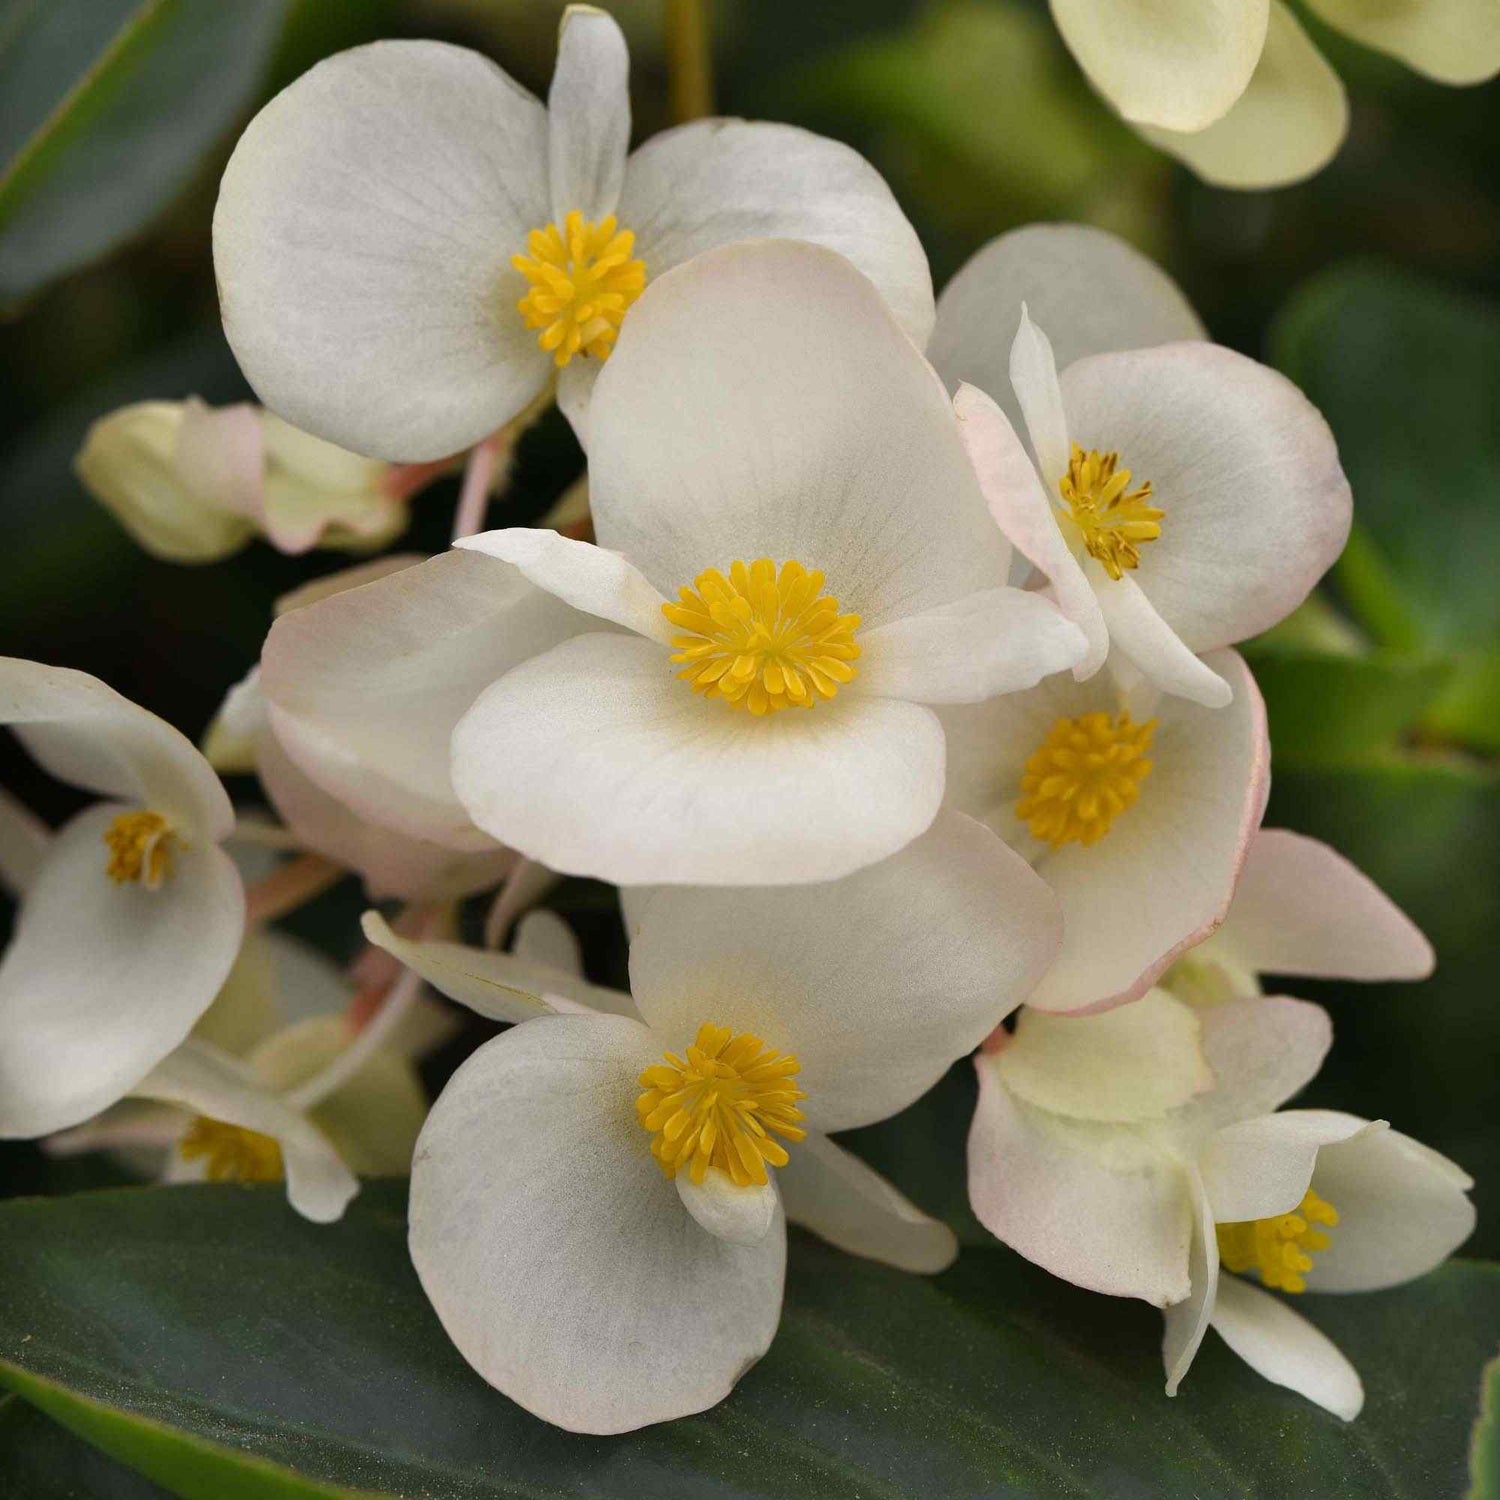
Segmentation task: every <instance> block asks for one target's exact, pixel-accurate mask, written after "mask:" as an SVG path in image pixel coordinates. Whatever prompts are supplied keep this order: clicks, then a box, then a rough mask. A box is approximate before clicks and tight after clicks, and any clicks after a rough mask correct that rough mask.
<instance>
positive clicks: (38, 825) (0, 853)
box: [0, 786, 52, 896]
mask: <svg viewBox="0 0 1500 1500" xmlns="http://www.w3.org/2000/svg"><path fill="white" fill-rule="evenodd" d="M51 847H52V830H51V829H50V828H48V827H47V825H46V824H45V823H44V822H42V820H41V819H40V818H39V817H37V815H36V814H35V813H34V812H32V810H31V809H30V808H29V807H27V806H26V804H25V803H24V802H22V801H21V800H20V798H18V797H15V796H12V794H11V793H10V792H8V791H6V790H5V788H4V787H3V786H0V891H4V892H5V893H6V894H8V895H11V896H24V895H25V894H26V892H27V891H28V890H30V889H31V883H32V882H33V881H34V880H35V879H36V877H37V876H38V875H39V874H41V871H42V866H43V865H44V864H45V863H46V860H47V851H48V850H49V849H51Z"/></svg>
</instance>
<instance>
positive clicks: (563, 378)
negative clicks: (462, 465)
mask: <svg viewBox="0 0 1500 1500" xmlns="http://www.w3.org/2000/svg"><path fill="white" fill-rule="evenodd" d="M628 70H629V59H628V56H627V54H626V47H625V41H624V38H623V37H622V35H621V34H620V30H619V27H618V26H617V25H616V24H615V22H614V21H613V20H612V19H611V18H610V17H609V16H607V15H606V14H604V12H602V11H599V10H594V9H592V8H591V7H587V6H570V7H569V9H568V11H567V12H566V14H565V15H564V17H563V23H562V30H561V35H560V37H559V42H558V56H557V67H556V71H555V73H554V75H553V79H552V88H551V92H550V94H549V96H548V101H547V104H546V106H545V107H544V106H543V105H542V104H541V103H539V102H538V101H537V100H536V99H534V98H533V97H532V96H531V95H530V94H528V93H527V92H526V90H524V89H523V88H521V87H520V86H519V85H518V84H516V83H515V82H513V81H512V80H511V79H510V78H509V77H507V76H506V75H505V74H504V73H503V72H501V70H500V69H499V68H497V67H496V66H495V65H494V64H493V63H492V62H490V61H488V60H487V59H486V58H483V57H481V56H479V55H478V54H477V53H474V52H469V51H466V50H464V49H463V48H460V47H452V46H448V45H446V44H444V43H439V42H376V43H374V44H373V45H370V46H367V47H359V48H356V49H354V50H353V51H350V52H343V53H339V54H338V55H337V56H334V57H331V58H328V59H327V60H326V61H324V62H321V63H319V64H318V65H317V66H316V67H315V68H313V69H312V70H311V71H310V72H308V73H306V74H305V75H304V76H303V77H302V78H300V79H298V80H297V81H296V82H295V83H293V84H292V85H291V86H290V87H289V88H287V89H285V90H284V91H283V92H282V93H281V94H279V95H278V96H277V97H276V98H275V99H273V100H272V101H271V103H270V104H268V105H267V106H266V107H265V108H264V109H263V110H262V111H261V112H260V114H259V115H257V116H256V118H255V119H254V120H253V121H252V122H251V123H250V126H249V128H248V129H247V130H246V131H245V134H244V135H243V136H242V137H241V139H240V142H239V145H238V146H237V147H236V148H235V152H234V155H233V157H232V158H231V160H230V162H229V166H228V168H227V169H226V171H225V173H224V180H223V183H222V186H221V188H220V192H219V202H218V207H217V209H216V211H215V214H214V265H215V270H216V272H217V276H218V283H219V296H220V303H221V307H222V311H223V315H224V328H225V332H226V333H227V334H228V337H229V342H230V344H231V345H232V346H233V348H234V352H235V354H236V356H237V357H238V359H239V362H240V365H241V368H242V369H243V370H244V372H245V374H246V376H247V377H248V378H249V381H250V383H251V385H252V386H254V387H255V389H256V391H257V392H258V393H259V395H260V397H261V399H262V400H263V401H265V402H266V404H267V405H268V406H270V407H272V408H274V409H275V410H276V411H278V412H281V413H282V414H283V415H284V416H285V417H286V418H287V419H288V420H290V421H293V422H296V423H297V424H298V426H300V427H304V428H306V429H307V430H308V431H310V432H316V433H318V434H319V435H321V436H323V437H325V438H328V439H330V440H331V441H333V442H336V443H340V444H343V445H344V446H346V447H349V448H353V449H355V450H357V451H358V452H361V453H372V454H379V455H381V456H383V457H387V458H399V459H406V460H413V459H435V458H440V457H443V456H445V455H447V454H450V453H454V452H457V451H459V450H461V449H463V448H467V447H469V446H471V445H472V444H474V443H476V442H478V441H479V440H480V439H481V438H483V437H485V436H487V435H488V434H490V433H491V432H493V431H495V430H496V429H497V428H499V427H501V426H502V425H504V424H505V423H506V422H508V421H509V420H510V419H511V418H512V417H514V416H515V415H516V414H517V413H519V412H520V411H522V410H523V409H524V408H525V407H526V406H527V405H528V404H529V403H530V402H532V401H533V400H534V399H535V398H536V397H537V395H538V393H540V392H541V391H543V390H544V389H546V387H547V386H548V384H549V382H550V381H551V380H552V379H553V378H554V376H555V377H556V380H557V394H558V400H559V403H560V405H561V406H562V408H563V410H564V412H565V413H566V414H567V415H568V417H569V419H570V420H571V421H572V422H573V424H574V426H575V428H577V429H578V430H579V432H580V436H582V435H583V434H584V426H585V420H584V417H585V409H586V405H587V401H588V395H589V389H590V386H591V385H592V383H593V379H594V377H595V375H596V374H597V373H598V369H599V367H600V365H601V364H602V363H603V362H604V361H605V359H606V358H607V357H608V355H609V353H610V350H611V348H612V347H613V345H614V340H615V337H616V335H617V334H618V332H619V329H620V326H621V323H622V320H624V319H626V318H628V317H629V316H630V315H631V311H632V308H633V304H634V303H635V301H636V299H637V298H638V297H639V295H640V292H641V289H642V287H643V286H645V285H649V284H650V283H651V282H652V281H654V280H655V279H656V278H657V277H658V276H660V275H661V274H662V273H663V272H665V271H667V270H669V269H670V268H671V267H673V266H675V265H678V264H679V263H681V262H682V261H685V260H688V259H690V258H691V257H693V256H695V255H697V254H698V253H700V252H701V251H703V250H707V249H709V248H711V247H713V246H716V245H723V244H727V243H732V242H734V241H738V240H746V239H759V238H768V237H783V238H792V239H804V240H811V241H814V242H816V243H819V244H823V245H827V246H829V247H830V248H832V249H834V250H837V251H839V252H840V253H841V254H843V255H846V256H848V258H849V259H850V260H852V261H853V262H854V263H855V264H856V265H857V266H859V268H860V269H861V270H862V271H864V272H865V273H866V274H867V275H868V276H869V277H870V278H871V280H872V281H874V283H875V284H876V286H878V287H879V288H880V291H881V292H882V294H883V295H884V296H885V297H886V299H887V300H888V301H889V303H890V305H891V308H892V310H893V311H894V313H895V314H896V316H897V318H898V319H899V321H900V322H901V324H902V326H903V327H904V328H905V329H906V330H907V331H908V332H909V333H910V334H911V336H912V337H913V338H914V339H916V340H917V341H918V342H919V343H920V342H921V341H923V340H925V338H926V336H927V333H928V330H929V329H930V327H931V323H932V286H931V281H930V279H929V275H928V271H927V261H926V257H925V256H924V255H923V253H922V247H921V245H920V243H919V242H918V240H917V237H916V234H915V232H914V231H913V229H912V227H911V226H910V224H908V223H907V221H906V219H905V218H904V216H903V215H902V213H901V210H900V209H899V208H898V207H897V205H896V202H895V200H894V198H892V196H891V194H890V190H889V189H888V188H887V187H886V185H885V183H884V182H883V181H882V180H881V178H880V176H879V174H878V173H876V172H875V170H874V169H873V168H872V167H871V166H869V164H868V163H866V162H865V161H864V160H863V159H862V158H861V157H860V156H858V155H857V154H856V153H855V152H853V151H851V150H850V149H849V148H848V147H847V146H843V145H840V144H839V143H838V142H836V141H830V140H824V139H823V138H822V137H820V136H816V135H812V134H810V133H808V132H807V131H804V130H799V129H796V128H794V127H792V126H789V125H772V124H756V123H749V122H746V121H743V120H700V121H696V122H694V123H692V124H688V125H683V126H680V127H678V128H677V129H675V130H670V131H666V132H664V133H663V134H661V135H659V136H657V137H655V138H654V139H653V140H651V141H649V142H647V143H646V144H645V145H644V146H642V147H641V148H640V149H639V150H638V151H636V152H635V153H634V154H632V155H630V156H629V157H628V159H627V148H628V144H629V136H630V102H629V96H628V92H627V87H626V84H627V73H628Z"/></svg>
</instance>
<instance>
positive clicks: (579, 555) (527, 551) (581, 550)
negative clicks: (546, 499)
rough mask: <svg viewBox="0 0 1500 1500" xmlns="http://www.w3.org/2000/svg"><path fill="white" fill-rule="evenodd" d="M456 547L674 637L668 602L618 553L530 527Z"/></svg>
mask: <svg viewBox="0 0 1500 1500" xmlns="http://www.w3.org/2000/svg"><path fill="white" fill-rule="evenodd" d="M455 545H456V546H459V547H462V548H464V549H465V551H468V552H482V553H484V554H485V556H486V557H497V558H499V559H500V561H501V562H507V563H511V564H513V565H514V566H515V567H516V569H517V570H518V571H519V572H520V573H521V574H522V575H523V576H524V577H525V578H526V579H527V580H528V581H529V582H531V583H534V584H535V585H536V586H537V587H538V588H539V589H545V590H546V591H547V592H548V593H549V594H552V595H554V596H555V597H556V598H558V599H561V600H562V601H563V602H564V603H566V604H571V605H572V606H573V608H574V609H579V610H583V611H584V612H585V613H586V614H590V615H595V616H597V617H598V618H599V619H601V620H608V621H610V622H611V623H612V624H615V625H623V626H624V627H625V629H626V630H633V631H634V632H635V633H636V634H637V635H643V636H646V637H647V638H648V639H649V640H653V641H660V642H662V643H663V644H664V645H665V644H666V643H668V642H670V641H671V639H672V635H673V630H672V627H671V626H670V625H669V624H668V623H667V621H666V618H665V616H663V614H662V612H661V607H662V605H663V604H665V603H666V602H667V601H666V600H665V599H664V598H663V597H662V596H661V594H659V593H658V592H657V591H656V589H654V588H653V587H652V586H651V585H650V584H649V583H648V582H647V581H646V579H645V578H644V577H642V576H641V574H640V572H639V571H638V570H637V569H636V568H634V567H632V566H631V565H630V564H629V563H628V562H626V561H625V559H624V558H623V557H621V556H620V554H619V553H618V552H611V551H609V550H608V548H605V547H596V546H595V545H594V544H593V543H592V542H578V541H574V540H573V539H572V538H571V537H566V536H562V535H560V534H559V533H558V532H556V531H549V530H547V529H546V528H544V527H543V528H534V527H529V526H515V527H512V528H510V529H509V530H507V531H482V532H480V533H479V534H478V535H477V536H466V537H464V538H463V539H462V540H460V541H458V542H456V543H455Z"/></svg>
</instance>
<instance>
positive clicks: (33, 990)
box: [0, 657, 245, 1136]
mask: <svg viewBox="0 0 1500 1500" xmlns="http://www.w3.org/2000/svg"><path fill="white" fill-rule="evenodd" d="M0 724H6V725H9V726H10V727H11V728H12V729H13V730H14V731H15V733H16V735H17V737H18V738H19V739H20V741H21V743H22V744H23V745H24V746H25V747H26V749H27V750H28V751H29V752H30V753H31V755H32V756H33V757H34V758H35V759H36V761H37V762H38V763H39V764H40V765H41V766H42V768H43V769H44V770H46V771H48V772H49V773H51V774H52V775H54V776H56V777H57V778H58V779H59V780H62V781H67V782H71V783H72V784H73V785H75V786H78V787H82V788H85V789H86V790H88V791H90V792H94V793H97V794H98V795H100V796H101V797H104V798H106V799H107V800H105V801H103V802H100V803H99V804H97V805H96V806H93V807H90V808H87V809H86V810H85V811H83V812H81V813H79V814H78V815H77V816H76V817H75V818H73V819H72V821H71V822H69V823H68V824H67V825H66V826H65V827H64V828H63V829H62V830H61V831H60V832H59V833H58V834H57V836H56V837H55V839H53V840H51V842H50V844H49V845H48V846H47V848H46V850H45V853H44V854H42V855H41V857H40V859H39V861H38V862H37V864H36V868H35V869H34V871H33V873H32V875H31V879H30V884H29V887H28V888H27V890H26V893H25V897H24V899H23V901H22V903H21V909H20V913H19V916H18V918H17V921H16V928H15V935H14V936H13V938H12V939H11V942H10V946H9V947H8V948H7V950H6V952H5V955H4V957H3V958H0V1136H38V1135H45V1134H48V1133H50V1132H51V1131H54V1130H60V1129H63V1128H65V1127H66V1126H69V1125H76V1124H77V1123H78V1122H79V1121H81V1120H85V1119H87V1118H88V1117H89V1116H91V1115H95V1114H97V1113H98V1112H99V1111H100V1110H102V1109H104V1108H106V1107H107V1106H109V1105H111V1104H113V1103H114V1102H115V1101H116V1100H117V1099H120V1098H121V1097H123V1096H124V1095H125V1094H126V1093H127V1092H129V1091H130V1090H131V1089H132V1088H133V1087H135V1086H136V1085H137V1084H138V1083H140V1081H141V1080H142V1079H143V1078H144V1077H145V1076H146V1075H147V1074H148V1073H150V1072H151V1071H152V1070H153V1069H154V1068H155V1067H156V1066H157V1065H158V1064H159V1063H161V1062H162V1060H163V1059H164V1058H165V1057H166V1056H167V1054H168V1053H170V1052H171V1051H172V1049H173V1048H174V1047H176V1046H177V1045H178V1043H179V1042H181V1041H182V1040H183V1039H184V1038H185V1037H186V1036H187V1034H188V1033H189V1032H190V1031H191V1030H192V1028H193V1026H194V1024H195V1023H196V1022H197V1020H198V1018H199V1017H200V1016H201V1015H202V1014H203V1013H204V1011H206V1010H207V1009H208V1007H209V1005H210V1003H211V1002H212V1001H213V998H214V996H215V994H217V993H218V990H219V987H220V985H222V984H223V982H224V979H225V976H226V975H227V974H228V973H229V970H230V966H231V965H232V964H233V963H234V958H235V954H236V953H237V952H238V951H239V946H240V938H241V934H242V932H243V930H244V923H245V896H244V889H243V886H242V885H241V882H240V876H239V873H238V871H237V870H236V869H235V867H234V864H233V862H232V861H231V860H230V858H229V856H228V855H227V854H225V853H224V851H223V850H222V849H220V848H219V842H220V840H222V839H223V838H225V837H226V835H228V833H229V832H230V830H231V828H232V827H233V824H234V812H233V809H232V808H231V807H230V804H229V798H228V797H227V796H226V795H225V793H224V789H223V787H222V786H221V785H220V784H219V780H218V778H217V777H216V776H215V775H214V773H213V770H212V768H211V767H210V766H209V764H208V762H207V761H206V760H204V758H203V757H202V756H201V755H199V753H198V752H197V751H196V750H195V749H194V748H193V746H192V745H191V743H190V742H189V741H188V740H186V739H185V738H184V737H183V736H182V735H181V734H179V733H178V732H177V731H176V730H175V729H173V728H172V727H171V725H170V724H167V723H166V722H165V721H163V720H162V719H159V718H157V716H156V715H155V714H152V713H148V712H147V711H146V710H145V709H143V708H138V707H137V706H136V705H135V704H133V703H131V702H130V701H129V700H128V699H126V698H122V697H121V696H120V695H119V694H118V693H116V692H115V691H114V690H113V689H111V688H109V687H106V686H105V685H104V683H102V682H100V681H99V680H98V679H97V678H95V677H90V676H88V675H87V674H85V673H83V672H74V671H70V670H68V669H67V668H63V667H49V666H43V665H42V664H40V663H38V662H31V661H21V660H18V659H16V658H14V657H3V658H0Z"/></svg>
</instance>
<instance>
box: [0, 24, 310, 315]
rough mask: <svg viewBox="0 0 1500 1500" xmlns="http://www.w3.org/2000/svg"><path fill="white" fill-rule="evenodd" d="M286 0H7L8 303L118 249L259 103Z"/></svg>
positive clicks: (1, 212)
mask: <svg viewBox="0 0 1500 1500" xmlns="http://www.w3.org/2000/svg"><path fill="white" fill-rule="evenodd" d="M284 10H285V0H216V3H213V4H201V3H197V0H88V3H87V4H82V3H77V0H74V3H57V0H10V3H9V4H8V5H6V6H5V8H4V11H3V13H0V101H3V102H0V162H3V163H4V165H3V167H0V302H8V301H14V300H16V299H19V298H21V297H25V296H28V295H30V294H31V293H32V292H35V291H36V290H37V289H38V288H39V287H41V286H43V285H45V284H46V283H47V282H49V281H51V280H54V279H55V278H57V277H59V276H64V275H66V274H68V273H69V272H70V271H76V270H78V269H79V268H80V267H81V266H85V265H87V264H88V263H89V262H90V261H93V260H96V259H97V258H98V257H99V256H101V255H103V254H105V253H106V252H107V251H109V250H111V249H113V248H114V247H115V246H116V245H118V244H119V243H120V242H121V241H122V240H124V239H126V238H127V237H128V236H130V235H131V234H133V233H134V232H135V231H136V230H138V229H139V228H141V227H142V225H144V224H145V223H146V222H147V220H149V219H150V218H151V217H152V216H153V215H155V214H156V213H157V212H158V211H159V210H160V209H162V208H164V207H165V206H166V204H167V203H168V202H169V201H170V199H171V198H172V196H173V195H174V194H175V193H176V192H177V191H178V189H179V188H181V187H182V186H183V184H184V183H185V182H186V181H187V179H188V177H189V175H190V174H191V173H192V170H193V168H194V167H195V166H196V165H197V163H198V161H199V160H200V159H201V157H202V156H203V155H204V153H205V152H206V151H207V150H208V149H209V148H210V147H211V146H212V145H213V144H214V143H215V142H216V141H217V140H219V139H220V137H222V136H223V134H224V133H225V131H226V130H227V129H228V128H229V126H230V124H231V123H232V122H233V121H234V119H235V117H236V116H237V115H239V114H240V113H241V112H242V111H243V110H244V109H246V108H247V106H248V105H249V104H250V103H251V101H252V99H253V96H254V93H255V89H256V86H257V84H258V83H259V81H260V78H261V76H262V74H263V73H264V71H265V68H266V65H267V63H268V61H269V59H270V55H271V50H272V48H273V47H274V46H275V43H276V38H277V35H278V32H279V29H280V25H281V20H282V15H283V12H284Z"/></svg>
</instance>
